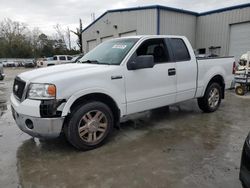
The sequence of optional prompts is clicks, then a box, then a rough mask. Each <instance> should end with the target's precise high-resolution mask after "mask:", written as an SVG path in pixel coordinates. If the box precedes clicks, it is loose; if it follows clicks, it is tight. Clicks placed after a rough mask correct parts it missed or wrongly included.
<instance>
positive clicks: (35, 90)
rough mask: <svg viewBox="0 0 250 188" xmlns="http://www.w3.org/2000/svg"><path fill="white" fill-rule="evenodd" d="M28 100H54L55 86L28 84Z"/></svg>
mask: <svg viewBox="0 0 250 188" xmlns="http://www.w3.org/2000/svg"><path fill="white" fill-rule="evenodd" d="M27 98H29V99H55V98H56V86H55V85H53V84H30V85H29V90H28V94H27Z"/></svg>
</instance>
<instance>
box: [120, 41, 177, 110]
mask: <svg viewBox="0 0 250 188" xmlns="http://www.w3.org/2000/svg"><path fill="white" fill-rule="evenodd" d="M165 41H166V40H165V39H162V38H158V39H148V40H145V41H144V42H142V44H141V45H140V46H139V47H138V48H137V50H136V52H135V53H134V54H133V55H132V57H131V59H130V60H129V61H128V62H127V63H129V62H130V61H133V60H134V59H135V57H137V56H140V55H153V57H154V63H155V65H154V67H153V68H144V69H137V70H128V69H127V70H126V71H125V86H126V102H127V114H132V113H136V112H140V111H144V110H148V109H153V108H157V107H161V106H165V105H169V104H172V103H175V100H176V64H175V62H173V61H172V57H171V55H170V53H169V50H168V47H167V45H166V42H165Z"/></svg>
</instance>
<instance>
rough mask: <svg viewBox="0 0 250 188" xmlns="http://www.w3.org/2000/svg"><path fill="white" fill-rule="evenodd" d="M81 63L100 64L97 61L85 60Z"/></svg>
mask: <svg viewBox="0 0 250 188" xmlns="http://www.w3.org/2000/svg"><path fill="white" fill-rule="evenodd" d="M81 63H94V64H100V62H99V61H97V60H89V59H88V60H85V61H81Z"/></svg>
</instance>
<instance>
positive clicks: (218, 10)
mask: <svg viewBox="0 0 250 188" xmlns="http://www.w3.org/2000/svg"><path fill="white" fill-rule="evenodd" d="M246 7H250V3H247V4H241V5H236V6H231V7H226V8H221V9H217V10H212V11H207V12H202V13H197V12H192V11H189V10H184V9H178V8H173V7H167V6H162V5H151V6H142V7H132V8H122V9H113V10H107V11H106V12H104V13H103V14H102V15H101V16H99V17H98V18H97V19H96V20H94V21H93V22H92V23H90V24H89V25H88V26H87V27H86V28H84V29H83V31H82V32H84V31H86V30H87V29H88V28H89V27H91V26H92V25H94V24H95V23H96V22H97V21H98V20H100V19H101V18H102V17H103V16H105V15H106V14H108V13H113V12H126V11H136V10H147V9H158V10H168V11H173V12H179V13H184V14H189V15H194V16H205V15H209V14H214V13H220V12H225V11H229V10H234V9H241V8H246Z"/></svg>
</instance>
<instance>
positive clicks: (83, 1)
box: [0, 0, 249, 34]
mask: <svg viewBox="0 0 250 188" xmlns="http://www.w3.org/2000/svg"><path fill="white" fill-rule="evenodd" d="M242 3H249V0H209V1H201V0H102V1H100V0H99V1H97V0H63V1H62V0H18V1H10V0H0V4H1V6H0V20H2V19H4V18H10V19H12V20H16V21H21V22H25V23H27V24H28V25H29V26H30V27H31V28H34V27H39V28H40V29H41V30H42V31H43V32H45V33H47V34H51V33H53V32H54V27H53V26H55V25H56V24H60V25H62V26H64V28H66V27H69V28H70V29H73V30H74V29H75V28H76V27H77V26H78V24H79V18H81V19H82V21H83V24H84V27H85V26H87V25H88V24H89V23H90V22H91V16H90V15H91V13H95V15H96V17H98V16H100V15H101V14H102V13H103V12H105V11H106V10H110V9H117V8H127V7H136V6H146V5H156V4H159V5H164V6H169V7H175V8H180V9H187V10H191V11H195V12H204V11H208V10H213V9H218V8H223V7H227V6H232V5H238V4H242Z"/></svg>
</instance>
